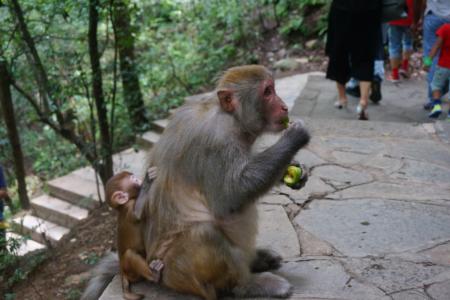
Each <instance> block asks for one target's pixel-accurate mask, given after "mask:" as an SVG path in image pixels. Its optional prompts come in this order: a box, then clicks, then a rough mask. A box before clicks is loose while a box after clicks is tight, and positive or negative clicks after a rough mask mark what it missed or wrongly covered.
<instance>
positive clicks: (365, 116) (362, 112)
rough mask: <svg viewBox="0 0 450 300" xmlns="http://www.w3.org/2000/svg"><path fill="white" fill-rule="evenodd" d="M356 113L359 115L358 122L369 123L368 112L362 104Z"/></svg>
mask: <svg viewBox="0 0 450 300" xmlns="http://www.w3.org/2000/svg"><path fill="white" fill-rule="evenodd" d="M356 113H357V114H358V120H363V121H367V120H369V115H368V114H367V112H366V110H365V109H363V108H362V106H361V105H360V104H358V106H357V107H356Z"/></svg>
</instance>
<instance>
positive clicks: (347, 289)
mask: <svg viewBox="0 0 450 300" xmlns="http://www.w3.org/2000/svg"><path fill="white" fill-rule="evenodd" d="M279 274H280V275H282V276H284V277H286V278H287V279H288V280H289V281H290V282H291V283H292V284H293V285H294V287H295V289H294V294H295V297H298V298H300V299H302V298H306V299H312V298H320V299H348V300H350V299H355V300H356V299H358V300H359V299H366V300H369V299H377V300H382V299H386V300H387V299H389V297H387V296H385V294H384V293H383V292H382V291H381V290H379V289H377V288H375V287H373V286H370V285H367V284H363V283H361V282H359V281H358V280H355V279H353V278H352V277H351V275H350V274H348V273H347V272H346V270H345V269H344V268H343V267H342V265H341V264H339V263H338V262H337V261H335V260H331V259H313V258H311V259H306V260H301V261H297V262H289V263H286V264H284V265H283V267H282V268H281V269H280V270H279ZM294 299H296V298H294Z"/></svg>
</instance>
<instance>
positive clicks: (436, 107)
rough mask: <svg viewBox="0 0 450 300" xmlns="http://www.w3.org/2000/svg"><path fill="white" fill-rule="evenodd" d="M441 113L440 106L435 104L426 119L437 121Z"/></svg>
mask: <svg viewBox="0 0 450 300" xmlns="http://www.w3.org/2000/svg"><path fill="white" fill-rule="evenodd" d="M441 113H442V106H441V105H440V104H435V105H434V106H433V109H432V110H431V111H430V113H429V114H428V118H432V119H437V118H439V116H440V115H441Z"/></svg>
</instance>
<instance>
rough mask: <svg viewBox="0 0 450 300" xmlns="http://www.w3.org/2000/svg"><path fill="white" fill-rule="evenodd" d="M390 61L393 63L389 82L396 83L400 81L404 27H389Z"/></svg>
mask: <svg viewBox="0 0 450 300" xmlns="http://www.w3.org/2000/svg"><path fill="white" fill-rule="evenodd" d="M388 32H389V61H390V63H391V75H390V76H389V78H388V79H389V80H391V81H393V82H396V81H398V80H399V79H400V76H399V67H400V64H401V55H402V54H401V49H402V34H403V33H402V27H401V26H396V25H389V31H388Z"/></svg>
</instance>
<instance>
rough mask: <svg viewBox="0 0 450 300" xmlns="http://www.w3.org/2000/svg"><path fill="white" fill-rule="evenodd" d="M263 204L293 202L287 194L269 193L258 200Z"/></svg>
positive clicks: (286, 203)
mask: <svg viewBox="0 0 450 300" xmlns="http://www.w3.org/2000/svg"><path fill="white" fill-rule="evenodd" d="M258 202H259V203H262V204H277V205H288V204H290V203H292V201H291V200H289V198H288V197H287V196H286V195H279V194H267V195H265V196H264V197H262V198H261V199H259V200H258Z"/></svg>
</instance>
